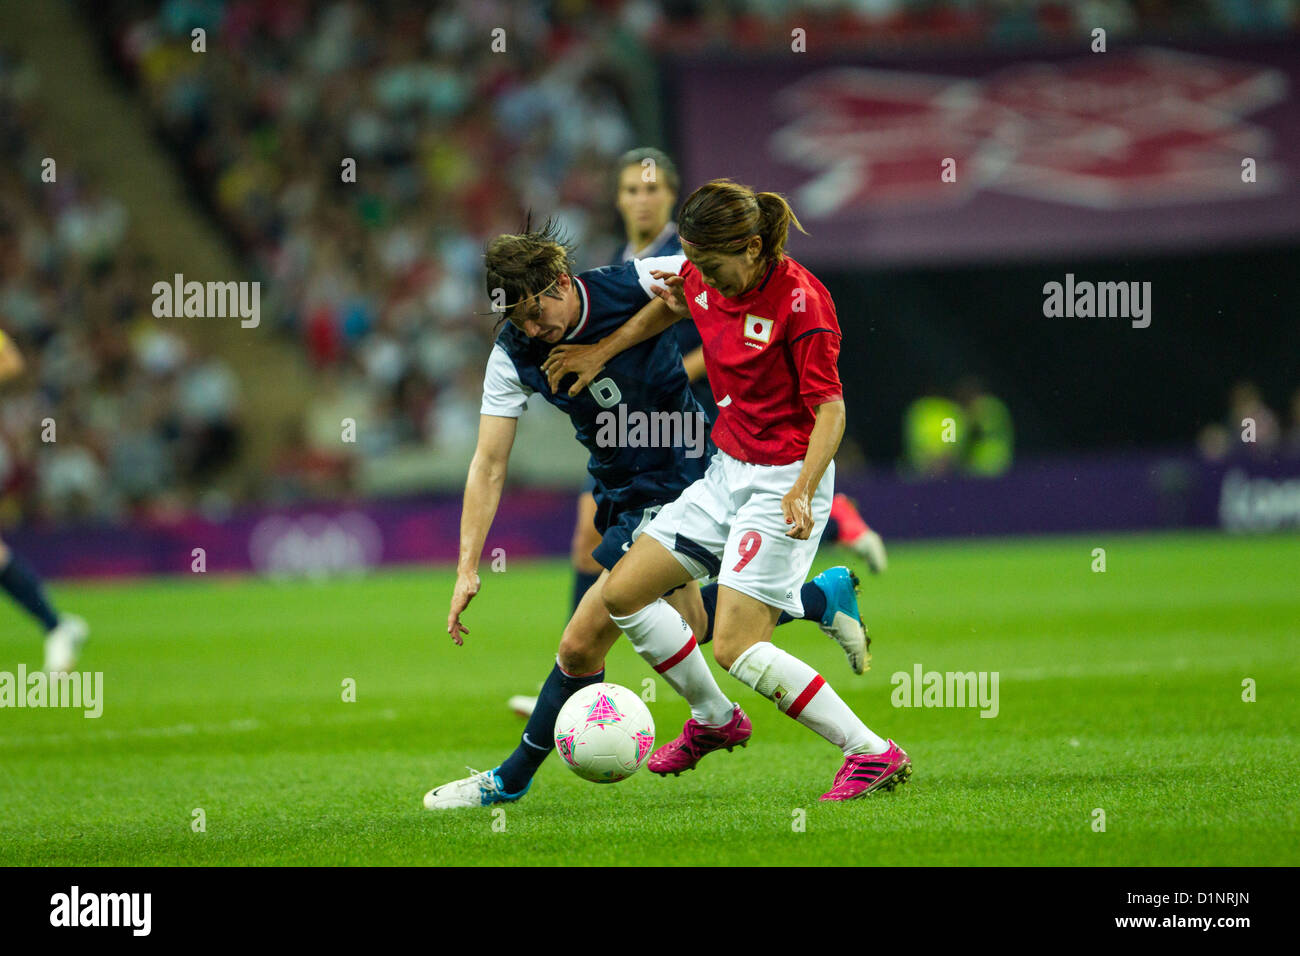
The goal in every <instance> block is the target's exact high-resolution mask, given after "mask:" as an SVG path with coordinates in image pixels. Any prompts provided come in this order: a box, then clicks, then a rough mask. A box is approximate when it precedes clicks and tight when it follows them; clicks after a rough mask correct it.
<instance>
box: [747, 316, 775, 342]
mask: <svg viewBox="0 0 1300 956" xmlns="http://www.w3.org/2000/svg"><path fill="white" fill-rule="evenodd" d="M745 338H747V339H753V340H754V341H755V342H762V343H763V344H764V345H766V344H767V343H768V342H770V341H772V320H771V319H763V318H760V317H759V316H757V315H746V316H745Z"/></svg>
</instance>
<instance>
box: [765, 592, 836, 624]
mask: <svg viewBox="0 0 1300 956" xmlns="http://www.w3.org/2000/svg"><path fill="white" fill-rule="evenodd" d="M799 598H800V600H802V601H803V617H802V618H799V620H804V621H820V620H821V619H822V615H824V614H825V613H826V592H825V591H823V590H822V589H821V587H820V586H818V585H816V584H814V583H813V582H812V581H805V582H804V585H803V587H802V588H801V589H800V590H799ZM793 620H796V618H793V617H791V616H790V615H789V614H787V613H785V611H782V612H781V616H780V617H778V618H777V619H776V626H777V627H780V626H781V625H782V624H789V623H790V622H791V621H793Z"/></svg>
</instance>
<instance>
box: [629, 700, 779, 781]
mask: <svg viewBox="0 0 1300 956" xmlns="http://www.w3.org/2000/svg"><path fill="white" fill-rule="evenodd" d="M753 732H754V728H753V727H752V725H751V724H750V723H749V718H748V717H746V716H745V712H744V711H743V710H741V709H740V705H739V704H737V705H736V709H735V710H733V711H732V712H731V720H729V721H727V722H726V723H725V724H723V725H722V726H721V727H706V726H705V725H704V724H701V723H697V722H696V721H695V718H693V717H692V718H691V719H690V720H688V721H686V726H685V727H683V728H682V734H681V736H680V737H678V738H677V739H676V740H674V741H673V742H672V743H668V744H664V746H662V747H660V748H659V749H658V750H656V751H655V752H654V753H652V754H651V755H650V760H649V762H647V763H646V766H647V767H649V768H650V772H651V773H657V774H660V775H661V776H665V777H666V776H668V774H672V775H673V776H674V777H676V776H680V775H681V773H682V771H684V770H691V769H693V768H694V767H695V765H696V764H697V763H699V762H700V759H701V758H702V757H703V756H704V755H705V754H710V753H713V751H715V750H722V749H723V748H726V749H727V750H730V749H731V748H733V747H743V746H745V744H747V743H749V736H750V734H752V733H753Z"/></svg>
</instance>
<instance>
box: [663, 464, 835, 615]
mask: <svg viewBox="0 0 1300 956" xmlns="http://www.w3.org/2000/svg"><path fill="white" fill-rule="evenodd" d="M802 468H803V462H802V461H796V462H791V463H790V464H788V465H753V464H749V463H748V462H743V461H740V460H739V459H736V458H732V457H731V456H730V455H728V454H727V453H726V452H723V451H720V452H718V453H717V454H716V455H714V456H713V460H712V461H711V462H709V469H708V471H706V472H705V473H704V477H703V478H701V479H699V480H698V481H696V482H695V483H694V484H692V485H691V486H690V487H689V488H687V489H686V490H685V491H683V492H682V494H681V497H679V498H678V499H677V500H676V501H674V502H671V503H669V504H666V505H664V506H663V508H662V509H661V510H660V512H659V514H658V515H656V516H655V519H654V520H653V521H651V522H650V525H649V527H647V528H646V529H645V534H647V535H649V536H650V537H652V538H654V539H655V540H656V541H658V542H659V543H660V544H662V545H663V546H664V547H665V548H667V549H668V550H669V551H671V552H672V553H673V557H675V558H676V559H677V560H678V561H679V562H680V563H681V565H682V567H684V568H685V569H686V570H687V571H689V572H690V573H691V575H692V576H693V577H695V578H697V579H699V580H705V579H709V578H715V577H716V578H717V579H718V583H719V584H725V585H726V586H727V587H729V588H732V589H733V590H736V591H739V592H741V593H742V594H748V595H749V596H750V597H752V598H756V599H757V600H759V601H762V602H763V603H764V604H766V605H768V606H769V607H776V608H780V609H781V610H783V611H788V612H789V613H790V614H791V615H793V616H795V617H802V616H803V601H802V600H800V598H799V589H800V588H801V587H803V583H804V581H805V580H807V578H808V572H809V570H811V568H812V563H813V558H814V557H815V556H816V554H817V545H818V544H819V543H820V542H821V537H822V532H823V531H824V530H825V529H826V519H827V518H829V517H830V513H831V498H832V497H833V496H834V493H835V462H833V461H832V462H831V463H830V464H829V465H828V466H827V467H826V474H825V475H823V476H822V480H821V484H820V485H818V487H817V492H816V493H815V494H814V495H813V498H812V513H813V529H812V534H810V535H809V536H808V538H807V540H804V541H799V540H797V539H795V538H791V537H789V536H787V535H786V532H787V531H788V530H790V526H789V525H788V524H786V523H785V517H784V516H783V515H782V513H781V499H782V498H784V497H785V496H786V495H787V494H788V493H789V491H790V489H791V488H793V487H794V483H795V479H796V478H798V477H799V472H800V471H801V470H802Z"/></svg>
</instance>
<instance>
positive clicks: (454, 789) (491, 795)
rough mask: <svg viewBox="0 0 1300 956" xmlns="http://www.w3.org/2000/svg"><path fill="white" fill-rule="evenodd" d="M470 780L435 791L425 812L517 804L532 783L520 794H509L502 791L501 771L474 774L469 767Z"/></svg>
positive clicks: (482, 771)
mask: <svg viewBox="0 0 1300 956" xmlns="http://www.w3.org/2000/svg"><path fill="white" fill-rule="evenodd" d="M465 769H466V770H468V771H469V772H470V776H468V777H466V778H465V779H463V780H453V781H452V782H451V783H444V784H443V785H442V786H441V787H435V788H434V789H433V790H430V791H429V792H428V793H426V794H425V795H424V809H426V810H456V809H459V808H462V807H490V806H492V804H494V803H514V802H515V801H516V800H518V799H519V798H520V797H522V796H523V795H524V794H526V793H527V792H528V790H529V788H530V787H532V785H533V782H532V781H531V780H529V781H528V784H527V786H525V787H524V789H522V790H520V791H519V792H518V793H506V792H505V791H504V790H502V789H501V778H500V777H498V776H497V771H498V770H500V769H501V768H500V767H495V768H493V769H492V770H475V769H474V768H473V767H466V768H465Z"/></svg>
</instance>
